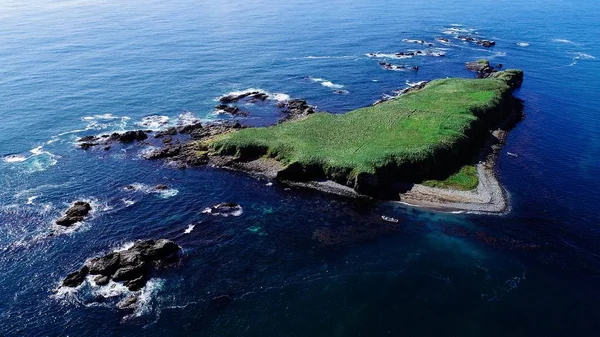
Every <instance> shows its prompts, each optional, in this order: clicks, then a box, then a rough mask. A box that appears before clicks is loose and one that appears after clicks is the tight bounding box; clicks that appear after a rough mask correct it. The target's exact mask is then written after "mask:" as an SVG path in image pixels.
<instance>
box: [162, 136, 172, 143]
mask: <svg viewBox="0 0 600 337" xmlns="http://www.w3.org/2000/svg"><path fill="white" fill-rule="evenodd" d="M172 141H173V137H170V136H167V137H165V138H163V140H162V142H163V144H171V142H172Z"/></svg>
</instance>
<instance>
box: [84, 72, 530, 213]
mask: <svg viewBox="0 0 600 337" xmlns="http://www.w3.org/2000/svg"><path fill="white" fill-rule="evenodd" d="M467 68H468V69H470V70H472V71H475V72H477V78H476V79H466V78H446V79H439V80H434V81H431V82H421V83H419V84H418V85H416V86H413V87H411V88H408V89H405V90H402V91H401V92H400V93H399V95H398V96H396V97H394V98H391V99H386V100H380V101H378V102H376V103H375V104H373V105H372V106H368V107H364V108H361V109H357V110H354V111H350V112H347V113H344V114H331V113H327V112H317V111H315V108H314V107H313V106H310V105H309V104H307V102H306V101H304V100H300V99H290V100H287V101H285V102H279V103H278V107H279V108H280V109H281V113H282V114H283V115H284V117H283V118H282V119H281V120H280V122H279V123H277V124H276V125H272V126H269V127H246V126H244V125H242V124H240V123H239V122H237V121H221V122H211V123H200V122H199V121H197V122H195V123H193V124H190V125H186V126H181V127H178V128H175V127H171V128H169V129H167V130H165V131H159V132H156V133H155V134H154V137H152V139H162V143H163V144H164V146H162V147H159V148H158V149H157V150H154V151H152V152H149V153H148V154H147V155H146V156H145V157H146V158H147V159H162V160H167V161H169V162H172V163H175V164H178V165H179V166H180V167H189V166H192V167H193V166H202V165H210V166H214V167H220V168H227V169H232V170H238V171H244V172H246V173H249V174H252V175H255V176H260V177H266V178H267V179H270V180H275V181H279V182H282V183H284V184H287V185H292V186H300V187H306V188H312V189H317V190H320V191H324V192H327V193H334V194H338V195H343V196H348V197H356V198H374V199H378V200H389V201H394V202H402V203H406V204H410V205H415V206H419V207H426V208H431V209H436V210H444V211H477V212H493V213H498V212H505V211H506V210H507V209H508V207H509V206H508V204H509V203H508V194H507V193H506V191H505V190H504V189H503V188H502V187H501V185H500V184H499V182H498V180H497V179H496V173H495V169H494V167H495V163H496V158H497V157H498V154H499V151H500V149H501V146H502V144H503V143H504V141H505V138H506V135H507V132H508V131H509V130H510V129H511V128H512V127H513V126H514V125H515V124H516V123H517V122H518V121H520V120H521V119H522V117H523V113H522V111H523V103H522V101H521V100H519V99H518V98H516V97H514V96H513V91H514V90H515V89H516V88H519V87H520V86H521V84H522V82H523V72H522V71H521V70H516V69H509V70H504V71H497V70H496V69H494V68H492V67H491V65H490V64H489V62H487V61H486V62H482V61H476V62H470V63H467ZM268 99H269V96H268V95H266V94H263V93H261V92H253V91H248V92H241V93H237V94H234V95H227V96H223V97H221V98H220V99H219V101H220V103H221V104H220V105H219V106H217V108H218V109H221V110H225V109H226V110H231V111H237V109H236V106H234V105H231V106H230V105H229V104H232V103H237V102H242V101H244V100H247V102H248V103H252V102H257V101H259V100H260V101H261V102H265V101H266V100H268ZM128 133H131V135H129V134H128ZM128 133H127V132H126V133H125V134H118V133H114V134H112V135H101V136H88V137H83V138H81V139H80V140H79V142H80V146H81V147H82V148H83V149H89V148H92V147H104V149H105V150H109V149H110V147H111V144H115V142H116V143H125V144H126V143H130V142H132V141H134V140H137V141H138V143H140V144H145V145H150V143H149V141H150V140H151V138H150V137H148V134H149V133H152V132H151V131H148V130H146V131H144V130H139V131H129V132H128ZM173 137H183V138H177V139H176V140H174V138H173ZM186 137H187V138H186Z"/></svg>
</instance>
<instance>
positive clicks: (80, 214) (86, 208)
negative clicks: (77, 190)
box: [56, 201, 92, 227]
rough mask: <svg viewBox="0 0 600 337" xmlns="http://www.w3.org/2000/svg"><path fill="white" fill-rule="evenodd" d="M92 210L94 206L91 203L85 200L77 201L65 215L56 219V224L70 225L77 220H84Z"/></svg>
mask: <svg viewBox="0 0 600 337" xmlns="http://www.w3.org/2000/svg"><path fill="white" fill-rule="evenodd" d="M91 210H92V206H90V204H89V203H87V202H85V201H76V202H75V203H73V206H71V207H70V208H69V209H67V211H66V212H65V215H64V216H62V217H61V218H59V219H58V220H56V224H57V225H59V226H65V227H69V226H71V225H73V224H75V223H77V222H81V221H83V219H84V218H85V217H86V216H87V215H88V213H89V212H90V211H91Z"/></svg>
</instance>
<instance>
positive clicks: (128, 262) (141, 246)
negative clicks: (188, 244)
mask: <svg viewBox="0 0 600 337" xmlns="http://www.w3.org/2000/svg"><path fill="white" fill-rule="evenodd" d="M180 251H181V247H179V246H178V245H177V244H176V243H175V242H173V241H171V240H167V239H160V240H138V241H136V242H135V243H134V244H133V247H131V248H129V249H127V250H124V251H120V252H111V253H108V254H106V255H104V256H101V257H96V258H92V259H90V260H88V261H87V262H86V263H85V264H84V266H83V267H82V268H81V269H80V270H79V271H76V272H74V273H71V274H69V275H68V276H67V277H66V278H65V279H64V280H63V283H62V284H63V285H64V286H67V287H77V286H78V285H80V284H81V283H82V282H83V281H84V280H85V277H86V276H87V275H88V274H90V275H98V276H96V277H95V278H94V282H95V283H96V284H98V285H104V284H108V282H109V281H110V280H111V279H112V280H113V281H115V282H123V285H124V286H126V287H127V288H128V289H129V290H130V291H136V290H139V289H141V288H143V287H144V286H145V285H146V282H147V281H148V279H149V276H150V272H151V270H152V267H153V266H154V264H157V263H158V264H161V263H164V262H168V261H171V260H173V259H174V258H176V257H177V256H178V253H179V252H180Z"/></svg>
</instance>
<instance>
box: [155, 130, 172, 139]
mask: <svg viewBox="0 0 600 337" xmlns="http://www.w3.org/2000/svg"><path fill="white" fill-rule="evenodd" d="M176 134H177V129H176V128H175V127H170V128H168V129H166V130H164V131H158V132H157V133H155V134H154V138H161V137H164V136H175V135H176Z"/></svg>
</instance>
